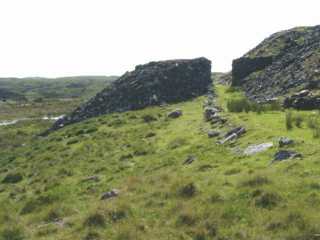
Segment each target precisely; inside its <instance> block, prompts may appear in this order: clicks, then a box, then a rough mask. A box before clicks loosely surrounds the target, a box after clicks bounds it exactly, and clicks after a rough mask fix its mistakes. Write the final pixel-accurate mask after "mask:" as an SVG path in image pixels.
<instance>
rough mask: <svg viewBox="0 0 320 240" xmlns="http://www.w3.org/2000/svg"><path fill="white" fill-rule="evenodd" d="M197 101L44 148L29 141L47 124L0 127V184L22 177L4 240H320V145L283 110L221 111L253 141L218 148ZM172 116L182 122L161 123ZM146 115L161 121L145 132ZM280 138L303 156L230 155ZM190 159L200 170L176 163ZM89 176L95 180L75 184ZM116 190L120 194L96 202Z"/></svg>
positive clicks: (4, 212) (80, 128)
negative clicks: (0, 142) (317, 238)
mask: <svg viewBox="0 0 320 240" xmlns="http://www.w3.org/2000/svg"><path fill="white" fill-rule="evenodd" d="M225 90H226V89H225V87H222V86H219V87H217V92H218V94H219V104H221V105H222V106H224V105H225V103H226V101H227V99H228V98H233V97H235V95H237V94H239V93H232V94H231V93H226V92H225ZM203 100H204V98H198V99H195V100H194V101H190V102H185V103H181V104H178V105H174V106H169V107H167V108H159V107H153V108H148V109H145V110H141V111H135V112H128V113H124V114H113V115H109V116H103V117H99V118H96V119H91V120H89V121H86V122H83V123H79V124H75V125H71V126H68V127H66V128H64V129H62V130H61V131H58V132H55V133H53V134H52V135H50V136H49V137H48V138H44V139H37V138H31V137H30V133H31V132H32V130H33V131H36V132H40V131H41V130H42V129H44V128H45V127H47V125H46V123H42V125H37V124H36V123H24V124H22V123H21V124H20V125H18V126H10V127H5V128H1V130H2V131H1V132H0V138H3V136H4V135H5V134H6V135H5V138H6V144H5V147H3V148H1V149H0V161H1V167H0V177H1V178H3V177H5V176H6V175H7V174H8V172H20V173H22V174H23V176H24V178H23V181H21V182H19V183H17V184H0V190H1V191H0V192H1V193H0V201H1V206H2V208H1V209H0V226H1V230H2V237H3V236H5V234H7V235H8V234H10V233H16V234H15V236H18V232H19V231H20V232H22V233H21V235H24V236H26V239H106V238H108V239H199V240H200V239H312V238H313V237H314V234H318V233H320V229H319V228H320V226H318V223H319V218H320V215H319V214H318V212H319V209H320V195H319V189H320V184H319V177H318V176H319V173H320V168H319V167H318V165H319V163H320V162H319V160H318V158H317V155H318V153H319V151H320V150H319V140H315V139H313V138H312V134H311V132H310V130H308V129H306V128H302V129H294V130H292V131H290V132H288V131H287V130H286V129H285V123H284V121H285V117H284V113H283V112H268V113H263V114H261V115H258V114H256V113H249V114H246V113H239V114H234V113H233V114H231V113H226V116H227V117H228V118H229V119H230V121H229V122H230V123H231V125H233V126H238V125H243V126H246V127H247V129H248V133H247V134H246V135H245V136H243V137H242V138H240V139H239V140H238V141H237V143H236V144H230V145H229V146H218V145H216V144H215V140H214V139H208V137H207V136H206V133H205V132H206V130H207V129H210V126H209V125H208V124H207V123H204V122H203V117H202V111H203V109H202V102H203ZM176 107H180V108H181V109H182V110H183V112H184V115H183V116H182V117H181V118H179V119H173V120H168V119H166V113H167V112H168V111H169V110H170V109H174V108H176ZM146 114H148V115H153V116H156V117H157V118H158V120H157V121H154V122H151V123H145V122H144V121H143V120H142V118H143V116H144V115H146ZM306 114H309V113H306ZM231 127H232V126H226V128H231ZM222 130H224V131H225V130H226V129H222ZM17 131H22V132H25V138H24V141H23V139H20V142H19V144H22V143H23V142H24V143H25V144H26V145H25V146H16V145H19V144H14V143H15V142H14V141H15V140H13V138H14V134H16V133H17ZM151 132H152V133H154V134H155V136H153V137H147V135H148V134H149V133H151ZM280 136H289V137H292V138H293V139H295V140H296V142H297V144H296V145H295V146H294V147H292V148H294V149H295V150H297V151H300V152H301V153H303V154H304V158H303V159H302V160H290V161H287V162H282V163H278V164H273V165H270V164H269V163H270V160H271V159H272V156H273V154H274V153H275V152H276V151H277V147H274V148H272V149H270V150H268V151H267V152H264V153H261V154H258V155H255V156H251V157H243V156H241V155H240V154H238V153H236V152H237V151H239V149H243V148H245V147H247V146H248V145H249V144H252V143H263V142H268V141H276V139H277V137H280ZM189 155H194V156H196V157H197V160H196V161H195V162H193V163H192V164H191V165H183V161H184V160H185V159H186V158H187V157H188V156H189ZM92 175H96V176H99V178H100V181H99V182H93V181H91V182H90V181H88V182H83V181H82V180H83V179H84V178H86V177H88V176H92ZM112 188H117V189H120V191H121V193H120V196H119V197H118V198H115V199H113V200H110V201H101V200H100V197H101V194H102V193H103V192H106V191H108V190H110V189H112ZM192 190H195V192H194V193H193V191H192ZM192 193H193V194H192ZM57 219H58V220H61V221H57ZM13 226H14V227H13ZM0 236H1V235H0ZM0 239H1V237H0ZM3 239H11V238H4V237H3Z"/></svg>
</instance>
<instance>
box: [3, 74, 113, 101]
mask: <svg viewBox="0 0 320 240" xmlns="http://www.w3.org/2000/svg"><path fill="white" fill-rule="evenodd" d="M116 78H117V77H114V76H110V77H107V76H79V77H63V78H53V79H50V78H0V89H2V90H7V91H9V92H13V93H16V94H18V95H22V96H25V97H26V98H28V99H29V100H30V99H39V98H48V99H56V98H79V97H80V98H84V99H87V98H88V97H91V96H93V95H94V94H96V93H97V92H99V91H101V90H102V89H103V88H105V87H106V86H107V84H109V83H110V82H111V81H114V80H115V79H116ZM9 99H10V98H9Z"/></svg>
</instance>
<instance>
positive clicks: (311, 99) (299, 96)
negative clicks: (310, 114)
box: [283, 90, 320, 110]
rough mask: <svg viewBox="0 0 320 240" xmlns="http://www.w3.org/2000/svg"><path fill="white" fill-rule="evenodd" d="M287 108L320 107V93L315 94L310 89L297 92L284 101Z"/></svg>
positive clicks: (307, 108) (306, 108)
mask: <svg viewBox="0 0 320 240" xmlns="http://www.w3.org/2000/svg"><path fill="white" fill-rule="evenodd" d="M283 106H284V107H285V108H295V109H298V110H313V109H320V95H319V94H313V93H312V92H310V91H308V90H303V91H301V92H298V93H295V94H293V95H291V96H289V97H287V98H285V100H284V102H283Z"/></svg>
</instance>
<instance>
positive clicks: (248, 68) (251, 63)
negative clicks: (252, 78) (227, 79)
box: [232, 56, 273, 86]
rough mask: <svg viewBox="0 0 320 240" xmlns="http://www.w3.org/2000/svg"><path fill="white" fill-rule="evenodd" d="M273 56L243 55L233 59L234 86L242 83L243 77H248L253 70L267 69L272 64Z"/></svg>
mask: <svg viewBox="0 0 320 240" xmlns="http://www.w3.org/2000/svg"><path fill="white" fill-rule="evenodd" d="M272 61H273V57H272V56H271V57H254V58H250V57H243V58H238V59H236V60H233V62H232V84H233V86H239V85H241V83H242V81H241V80H242V79H244V78H245V77H247V76H248V75H250V74H251V73H253V72H257V71H260V70H262V69H265V68H266V67H267V66H269V65H271V64H272Z"/></svg>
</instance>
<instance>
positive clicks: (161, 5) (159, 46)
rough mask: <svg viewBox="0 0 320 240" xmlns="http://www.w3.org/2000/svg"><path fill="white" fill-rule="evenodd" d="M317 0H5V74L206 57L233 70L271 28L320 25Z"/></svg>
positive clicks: (55, 73) (105, 70) (0, 50)
mask: <svg viewBox="0 0 320 240" xmlns="http://www.w3.org/2000/svg"><path fill="white" fill-rule="evenodd" d="M319 9H320V1H319V0H304V1H301V0H268V1H264V0H259V1H257V0H241V1H240V0H0V77H27V76H43V77H59V76H72V75H121V74H123V73H124V72H126V71H127V70H132V69H133V68H134V66H135V65H138V64H143V63H147V62H149V61H156V60H166V59H177V58H195V57H201V56H204V57H207V58H209V59H210V60H211V61H212V71H220V72H222V71H229V70H230V69H231V63H232V60H233V59H235V58H238V57H241V56H242V55H243V54H245V53H246V52H247V51H249V50H250V49H251V48H253V47H255V46H256V45H257V44H258V43H259V42H261V41H262V40H263V39H265V38H266V37H268V36H269V35H270V34H272V33H274V32H277V31H280V30H284V29H289V28H292V27H295V26H313V25H317V24H320V14H319Z"/></svg>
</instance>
